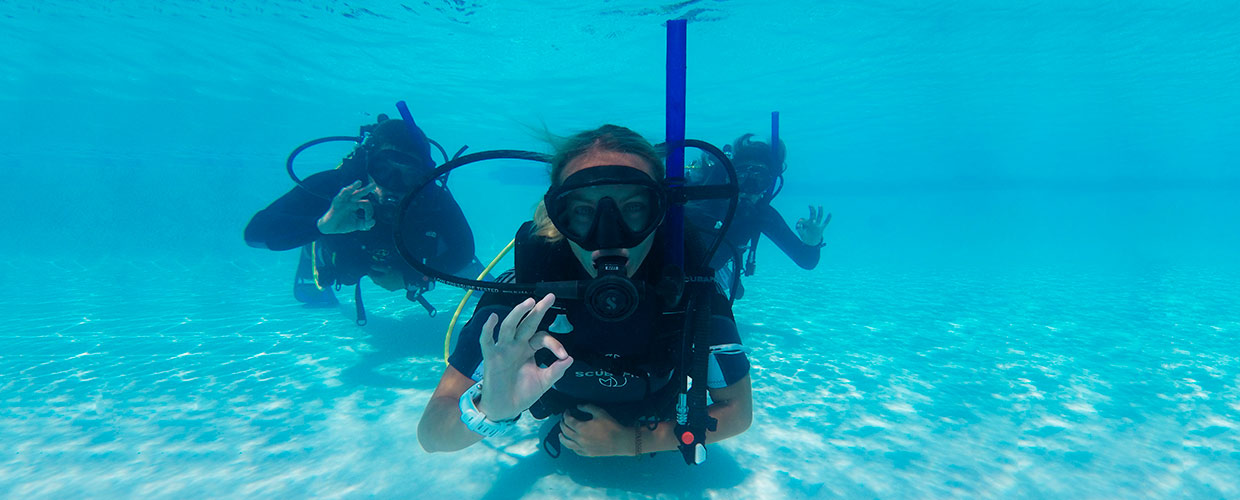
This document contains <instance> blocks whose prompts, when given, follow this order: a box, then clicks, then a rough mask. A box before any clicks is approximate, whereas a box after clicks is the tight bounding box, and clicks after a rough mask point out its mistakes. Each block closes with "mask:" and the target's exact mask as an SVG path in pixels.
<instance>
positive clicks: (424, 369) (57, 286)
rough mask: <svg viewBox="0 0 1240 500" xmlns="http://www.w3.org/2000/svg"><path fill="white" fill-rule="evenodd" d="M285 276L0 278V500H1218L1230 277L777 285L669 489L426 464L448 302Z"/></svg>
mask: <svg viewBox="0 0 1240 500" xmlns="http://www.w3.org/2000/svg"><path fill="white" fill-rule="evenodd" d="M287 264H288V265H287V266H286V265H281V266H278V267H268V266H264V265H256V264H253V263H245V262H226V261H218V262H199V263H194V264H192V265H190V264H184V263H178V262H176V261H171V260H169V261H166V262H144V261H124V260H100V261H93V262H78V261H34V260H19V261H7V262H0V274H2V275H3V276H4V277H5V278H6V280H5V284H6V286H5V287H4V289H3V290H2V291H0V299H2V303H3V304H5V306H4V314H3V316H2V317H0V331H2V332H3V335H2V336H0V398H3V403H4V404H3V411H0V450H2V451H3V453H4V457H3V458H0V497H6V498H82V497H93V498H135V497H155V498H220V497H252V498H289V497H314V498H355V497H370V496H376V497H395V498H464V499H468V498H487V499H497V498H521V497H524V498H563V497H568V496H571V497H573V498H578V499H584V498H646V497H651V496H654V497H665V498H771V499H776V498H779V499H783V498H831V497H841V496H842V497H867V498H868V497H881V498H925V497H965V498H975V497H992V498H993V497H1002V498H1010V497H1026V498H1027V497H1053V498H1064V497H1066V498H1132V497H1159V498H1185V497H1196V498H1218V497H1240V485H1238V483H1237V481H1236V479H1235V478H1237V477H1240V349H1238V348H1237V347H1236V346H1237V345H1240V343H1238V342H1237V340H1236V337H1237V336H1238V335H1240V303H1238V300H1237V297H1240V293H1238V292H1240V285H1237V284H1236V283H1237V281H1236V279H1235V278H1236V276H1220V275H1214V274H1210V273H1206V272H1195V271H1188V270H1161V271H1156V272H1155V271H1143V272H1140V273H1137V272H1132V273H1118V272H1113V273H1101V272H1100V273H1097V274H1089V273H1069V272H1066V271H1064V272H1060V273H1045V272H1007V273H993V272H982V271H976V272H971V273H959V272H957V273H946V272H942V273H936V272H933V271H924V272H916V273H899V272H892V271H878V272H875V271H860V270H853V271H837V270H832V269H822V270H818V271H814V272H804V271H799V270H796V269H794V268H792V267H791V265H782V264H780V263H775V262H772V263H771V264H769V265H765V266H764V268H763V269H762V273H761V274H759V275H758V276H755V277H754V278H752V279H750V280H749V281H747V288H748V295H747V296H746V298H745V299H744V300H743V301H741V302H740V303H739V304H738V305H737V308H736V315H737V318H738V323H739V325H740V328H741V331H742V336H743V338H744V340H745V342H746V344H748V345H749V346H751V347H752V348H753V352H751V353H750V356H751V361H752V363H753V371H752V375H753V379H754V389H755V395H754V398H755V406H756V408H755V412H756V415H755V418H754V424H753V427H751V428H750V430H749V431H748V432H746V433H745V434H743V435H741V436H740V437H738V438H735V439H732V440H729V441H726V442H724V443H722V444H721V445H718V446H712V450H711V459H710V460H709V461H708V463H707V464H708V465H706V466H704V467H698V468H686V466H684V465H683V464H682V463H681V462H680V459H679V457H677V456H674V455H666V456H662V457H657V458H655V459H642V460H636V459H630V458H616V459H606V460H581V459H575V460H574V459H572V458H570V457H564V458H561V459H560V460H551V459H549V458H547V457H546V456H544V455H543V454H542V453H541V452H538V451H537V450H536V443H535V441H534V440H535V438H536V432H537V423H535V422H532V421H529V420H530V419H523V423H522V426H521V432H518V433H514V434H513V435H511V436H508V437H505V438H499V439H494V440H492V441H489V442H486V443H484V445H482V446H475V447H473V448H471V449H469V450H466V451H463V452H460V453H455V454H447V455H443V454H440V455H428V454H426V453H425V452H423V451H422V450H421V448H420V447H419V446H418V445H417V442H416V437H415V428H416V425H417V421H418V419H419V417H420V415H421V411H422V408H423V406H424V405H425V402H426V399H427V397H428V396H429V394H430V391H431V390H432V389H433V388H434V385H435V383H436V382H437V380H438V377H439V375H440V373H441V370H442V366H443V364H442V349H443V344H442V342H443V331H444V329H445V328H446V325H447V321H448V318H449V317H450V312H451V308H452V307H454V306H455V301H456V300H457V299H459V294H457V293H455V291H453V290H451V289H449V288H447V287H443V288H441V289H439V290H437V291H435V292H433V293H432V300H433V301H434V302H435V304H436V305H437V306H438V307H439V309H440V310H441V311H443V312H442V313H441V314H440V315H439V316H438V317H436V318H433V319H431V318H427V317H426V314H425V313H424V312H423V311H422V310H421V309H420V308H417V307H416V306H411V305H409V304H407V303H406V302H405V301H404V300H403V298H400V297H396V296H388V295H387V294H385V293H381V290H379V289H378V288H377V287H374V286H370V287H369V288H367V292H368V293H367V296H366V297H367V306H368V309H369V312H370V317H371V322H370V325H369V326H366V327H364V328H359V327H357V326H355V325H354V323H353V321H352V319H351V318H350V315H351V311H352V308H351V304H348V303H347V301H346V304H345V305H344V306H342V307H340V308H329V309H305V308H302V307H301V306H300V305H298V304H296V303H295V302H294V301H293V300H292V298H291V293H290V289H291V284H290V281H291V280H290V277H291V271H292V269H291V266H292V264H291V263H287ZM827 267H829V266H827ZM339 295H340V296H341V297H342V299H347V298H348V297H351V290H348V289H346V290H345V291H344V292H342V293H340V294H339ZM566 455H571V452H569V453H566Z"/></svg>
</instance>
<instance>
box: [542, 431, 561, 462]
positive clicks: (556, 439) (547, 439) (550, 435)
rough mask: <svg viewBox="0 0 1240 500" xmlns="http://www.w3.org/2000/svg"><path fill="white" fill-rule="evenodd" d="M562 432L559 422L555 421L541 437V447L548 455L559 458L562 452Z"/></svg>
mask: <svg viewBox="0 0 1240 500" xmlns="http://www.w3.org/2000/svg"><path fill="white" fill-rule="evenodd" d="M563 433H564V429H561V428H560V424H558V423H557V424H555V427H552V428H551V430H550V431H548V432H547V435H546V436H543V438H542V449H543V451H545V452H547V454H548V455H551V458H560V453H561V452H562V450H561V449H560V434H563Z"/></svg>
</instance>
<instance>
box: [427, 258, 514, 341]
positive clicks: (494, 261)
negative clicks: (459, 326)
mask: <svg viewBox="0 0 1240 500" xmlns="http://www.w3.org/2000/svg"><path fill="white" fill-rule="evenodd" d="M516 242H517V240H516V238H513V240H512V241H509V242H508V246H506V247H504V249H503V250H500V252H499V255H496V256H495V258H494V259H491V263H490V264H487V268H486V269H483V270H482V273H481V274H479V275H478V278H477V279H478V280H482V278H484V277H486V275H487V273H489V272H491V268H493V267H495V264H498V263H499V260H500V259H502V258H504V256H505V255H508V252H509V251H511V250H512V246H513V244H514V243H516ZM473 295H474V291H473V290H469V291H467V292H465V297H464V298H462V299H461V303H460V304H459V305H457V306H456V312H455V313H452V321H451V322H450V323H448V333H446V334H444V336H443V364H445V365H446V364H448V346H449V345H451V344H452V329H453V328H456V320H457V318H459V317H461V310H462V309H465V303H466V302H468V301H469V298H470V297H472V296H473Z"/></svg>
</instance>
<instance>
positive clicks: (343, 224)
mask: <svg viewBox="0 0 1240 500" xmlns="http://www.w3.org/2000/svg"><path fill="white" fill-rule="evenodd" d="M374 190H375V183H373V182H372V183H370V184H367V185H366V186H362V181H354V182H353V184H349V185H348V186H345V187H342V188H340V192H339V193H336V197H335V198H332V206H331V208H328V209H327V213H325V214H323V216H322V217H320V218H319V221H318V226H319V232H321V233H323V234H343V233H351V232H354V231H367V230H369V229H370V228H372V227H375V213H374V207H372V206H371V205H370V200H368V199H366V196H367V195H369V194H370V193H372V192H374Z"/></svg>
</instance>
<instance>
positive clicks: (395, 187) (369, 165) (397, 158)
mask: <svg viewBox="0 0 1240 500" xmlns="http://www.w3.org/2000/svg"><path fill="white" fill-rule="evenodd" d="M426 164H427V163H426V161H425V160H423V159H420V158H418V157H417V156H414V155H411V154H409V153H405V152H403V151H398V150H395V149H383V150H380V151H376V152H374V153H371V154H370V155H368V157H367V158H366V173H367V174H368V175H370V178H371V179H374V181H375V184H378V185H380V186H383V188H384V191H388V192H391V193H392V195H393V197H394V200H393V202H392V203H393V204H396V203H399V202H400V199H401V198H402V197H404V195H405V194H407V193H409V192H411V191H413V183H414V182H415V181H416V180H417V179H418V177H419V176H421V175H422V174H425V173H426V172H429V171H430V170H429V169H428V168H427V167H426Z"/></svg>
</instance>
